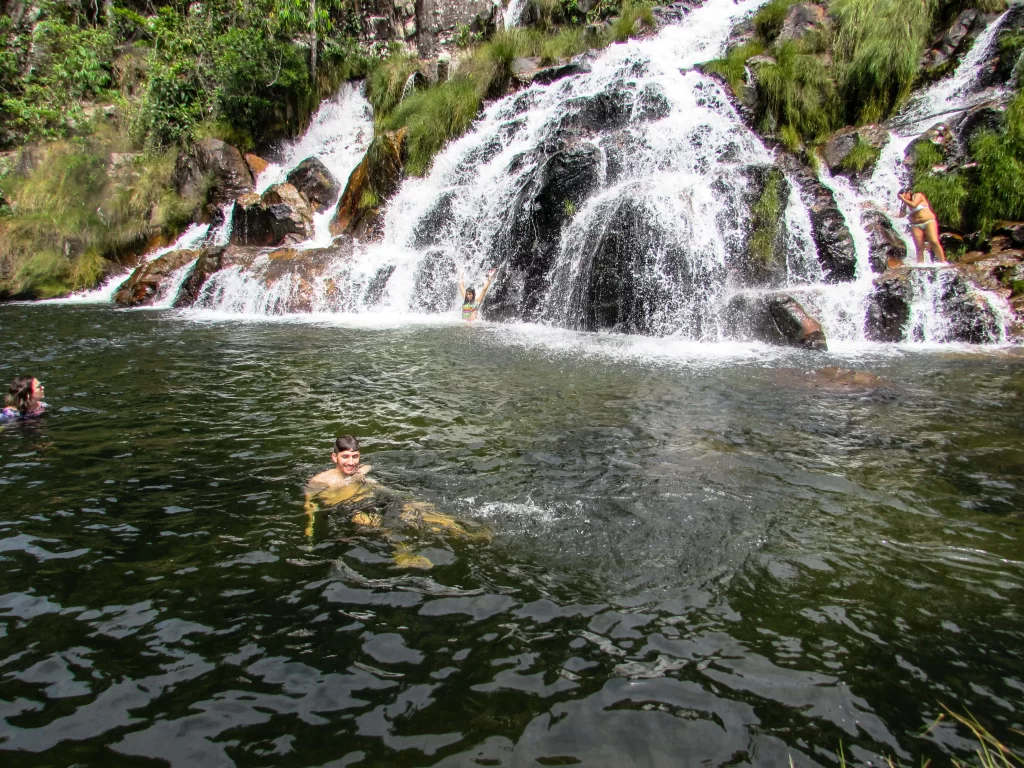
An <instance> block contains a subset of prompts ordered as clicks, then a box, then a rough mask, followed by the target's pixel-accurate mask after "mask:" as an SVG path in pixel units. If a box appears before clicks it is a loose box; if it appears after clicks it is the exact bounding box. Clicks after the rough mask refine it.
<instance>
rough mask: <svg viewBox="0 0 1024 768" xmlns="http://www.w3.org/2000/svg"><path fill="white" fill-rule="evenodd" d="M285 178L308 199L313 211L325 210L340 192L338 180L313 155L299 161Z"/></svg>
mask: <svg viewBox="0 0 1024 768" xmlns="http://www.w3.org/2000/svg"><path fill="white" fill-rule="evenodd" d="M286 180H287V182H288V183H289V184H291V185H292V186H293V187H295V188H296V189H297V190H298V191H299V192H300V193H301V194H302V195H303V197H305V198H306V200H308V201H309V205H310V207H311V208H312V209H313V211H314V213H321V212H322V211H326V210H327V208H328V207H330V206H331V205H333V204H334V201H335V200H337V199H338V195H339V194H340V193H341V185H340V184H339V183H338V180H337V179H335V178H334V176H333V175H332V174H331V172H330V171H329V170H327V166H326V165H324V164H323V163H322V162H321V161H320V160H318V159H317V158H315V157H307V158H306V159H305V160H303V161H302V162H301V163H299V164H298V165H297V166H296V167H295V168H294V169H293V170H292V171H291V172H290V173H289V174H288V177H287V179H286Z"/></svg>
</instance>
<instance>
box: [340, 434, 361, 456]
mask: <svg viewBox="0 0 1024 768" xmlns="http://www.w3.org/2000/svg"><path fill="white" fill-rule="evenodd" d="M358 450H359V441H358V440H356V439H355V438H354V437H352V435H342V436H341V437H339V438H338V439H337V440H335V441H334V452H335V453H341V452H342V451H358Z"/></svg>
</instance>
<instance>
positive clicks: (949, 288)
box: [865, 266, 1001, 344]
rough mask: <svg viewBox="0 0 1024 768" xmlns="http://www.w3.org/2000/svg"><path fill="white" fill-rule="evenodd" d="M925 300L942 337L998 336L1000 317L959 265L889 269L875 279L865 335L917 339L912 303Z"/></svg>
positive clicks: (982, 339) (977, 340) (985, 339)
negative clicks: (936, 317) (937, 319)
mask: <svg viewBox="0 0 1024 768" xmlns="http://www.w3.org/2000/svg"><path fill="white" fill-rule="evenodd" d="M926 299H930V301H931V305H930V306H929V307H928V309H927V311H930V312H935V313H937V314H939V315H941V316H942V318H943V319H944V324H943V325H944V328H943V331H942V334H941V338H938V339H935V340H937V341H947V342H949V341H959V342H966V343H969V344H985V343H989V342H992V341H995V340H996V339H998V338H999V336H1000V330H1001V328H1000V320H999V317H998V316H997V315H996V313H995V312H994V311H993V309H992V306H991V305H990V303H989V301H988V299H987V298H986V297H985V296H984V295H983V294H982V292H981V291H980V290H979V289H978V286H977V285H975V284H974V281H972V280H971V279H970V277H969V273H968V270H965V269H963V268H961V267H957V266H954V267H949V268H944V269H911V268H903V269H897V270H890V271H889V272H887V273H886V274H884V275H882V276H880V277H878V278H876V279H875V282H874V288H873V290H872V293H871V295H870V296H869V297H868V310H867V317H866V321H867V322H866V324H865V335H866V336H867V338H868V339H869V340H871V341H888V342H898V341H904V340H909V339H910V338H911V336H913V340H916V341H920V340H922V338H921V333H920V329H919V328H911V327H910V324H909V320H910V317H911V310H912V308H913V306H914V304H915V303H917V302H920V301H925V300H926Z"/></svg>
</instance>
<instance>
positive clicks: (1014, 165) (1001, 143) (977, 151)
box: [971, 93, 1024, 237]
mask: <svg viewBox="0 0 1024 768" xmlns="http://www.w3.org/2000/svg"><path fill="white" fill-rule="evenodd" d="M971 154H972V155H973V157H974V159H975V161H977V163H978V167H977V174H976V176H977V180H978V181H977V188H976V190H975V192H974V194H972V196H971V199H972V201H973V208H974V211H975V225H976V226H977V228H978V230H979V231H980V232H981V233H982V235H983V236H986V237H987V236H988V234H989V233H990V232H991V231H992V229H993V227H994V226H995V224H996V222H997V221H999V220H1000V219H1011V220H1015V221H1019V220H1021V219H1024V94H1022V93H1018V94H1017V95H1016V96H1015V97H1014V98H1013V100H1012V101H1011V102H1010V104H1009V106H1008V107H1007V109H1006V130H1005V132H1003V133H1001V134H1000V133H993V132H986V133H983V134H981V135H980V136H978V137H977V138H975V139H974V141H972V142H971Z"/></svg>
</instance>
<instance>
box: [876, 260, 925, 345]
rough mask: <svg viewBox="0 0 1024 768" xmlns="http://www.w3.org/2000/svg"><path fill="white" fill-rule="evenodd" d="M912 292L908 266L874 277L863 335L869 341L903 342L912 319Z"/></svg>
mask: <svg viewBox="0 0 1024 768" xmlns="http://www.w3.org/2000/svg"><path fill="white" fill-rule="evenodd" d="M913 293H914V292H913V288H912V286H911V284H910V270H909V269H901V270H898V271H895V272H888V273H886V274H884V275H882V276H881V277H877V278H875V282H874V285H873V288H872V291H871V294H870V295H869V296H868V307H867V317H866V318H865V323H864V335H865V336H866V337H867V339H868V340H869V341H883V342H891V343H895V342H900V341H903V339H904V338H905V336H906V333H907V323H908V321H909V320H910V307H911V304H912V303H913Z"/></svg>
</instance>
